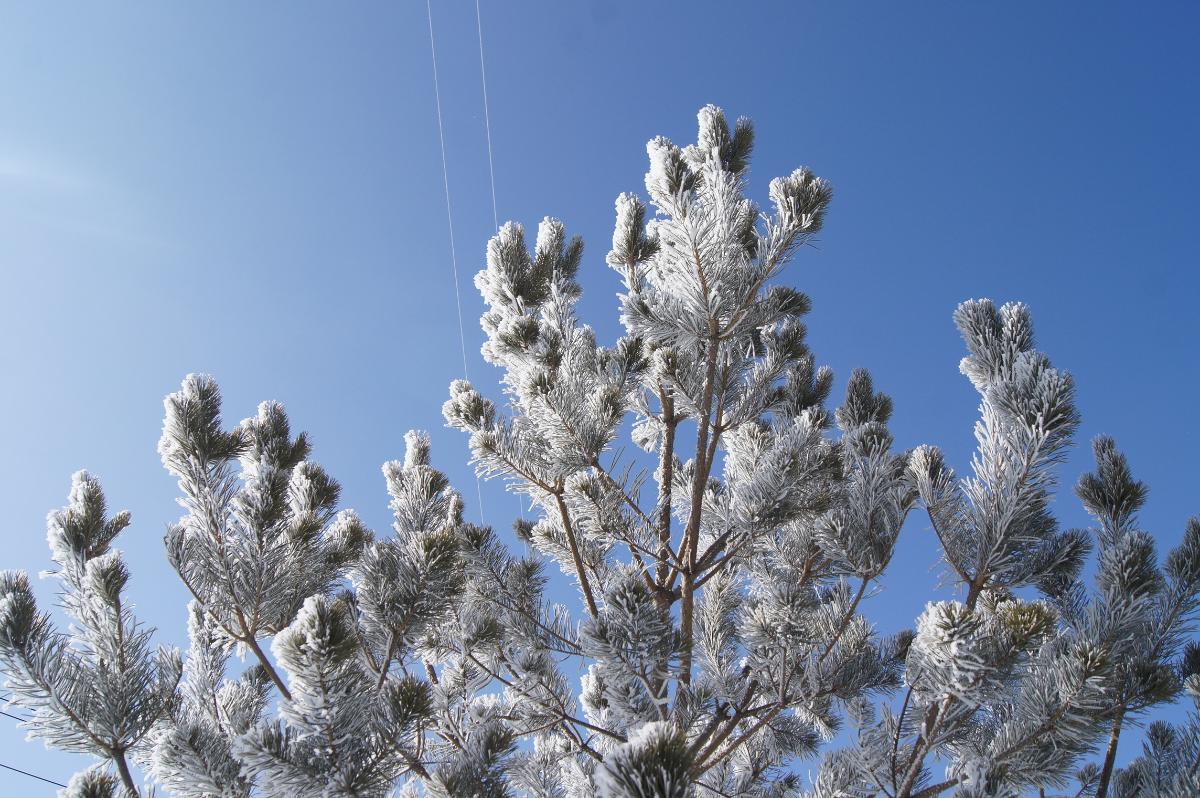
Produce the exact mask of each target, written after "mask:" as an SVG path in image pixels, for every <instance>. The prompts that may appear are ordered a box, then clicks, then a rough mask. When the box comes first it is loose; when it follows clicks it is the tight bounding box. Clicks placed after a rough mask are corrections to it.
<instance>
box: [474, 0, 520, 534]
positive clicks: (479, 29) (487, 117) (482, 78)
mask: <svg viewBox="0 0 1200 798" xmlns="http://www.w3.org/2000/svg"><path fill="white" fill-rule="evenodd" d="M475 33H476V34H477V35H478V36H479V82H480V83H481V84H483V124H484V127H485V129H486V130H487V147H488V179H489V180H490V181H491V186H492V225H493V226H494V227H495V228H496V229H497V230H499V229H500V214H499V212H498V211H497V210H496V207H497V206H496V163H495V160H494V159H493V157H492V115H491V113H490V112H489V110H488V92H487V66H486V59H485V58H484V57H483V15H482V14H481V13H480V12H479V0H475ZM516 497H517V512H518V513H520V514H521V520H522V521H523V520H525V502H523V501H521V494H519V493H517V494H516Z"/></svg>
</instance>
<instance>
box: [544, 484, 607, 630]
mask: <svg viewBox="0 0 1200 798" xmlns="http://www.w3.org/2000/svg"><path fill="white" fill-rule="evenodd" d="M554 501H555V503H556V504H557V505H558V514H559V517H560V518H562V524H563V531H564V532H565V533H566V535H567V545H568V546H569V547H570V549H571V560H572V561H573V562H574V563H575V575H576V576H577V577H578V578H579V587H580V589H581V590H582V591H583V598H584V601H586V602H587V608H588V612H589V613H590V614H591V616H592V617H593V618H596V617H598V616H599V615H600V609H599V608H598V607H597V606H596V599H595V598H594V597H593V596H592V585H591V583H590V582H589V581H588V578H587V570H586V569H585V568H584V564H583V556H582V555H581V554H580V553H579V542H578V541H577V540H576V539H575V530H574V529H573V528H572V527H571V515H570V513H568V512H567V504H566V502H564V501H563V497H562V491H559V492H557V493H555V494H554Z"/></svg>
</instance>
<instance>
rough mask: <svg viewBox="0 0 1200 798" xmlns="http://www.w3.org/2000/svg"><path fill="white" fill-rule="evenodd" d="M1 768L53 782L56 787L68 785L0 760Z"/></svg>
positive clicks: (49, 782)
mask: <svg viewBox="0 0 1200 798" xmlns="http://www.w3.org/2000/svg"><path fill="white" fill-rule="evenodd" d="M0 768H4V769H5V770H11V771H12V772H13V773H20V774H21V775H22V776H28V777H29V778H31V779H37V780H38V781H44V782H46V783H47V784H53V785H54V786H55V787H66V786H67V785H65V784H63V783H62V782H61V781H55V780H54V779H47V778H45V777H43V776H39V775H37V774H36V773H30V772H29V771H28V770H21V769H20V768H15V767H13V766H12V765H6V764H4V763H3V762H0Z"/></svg>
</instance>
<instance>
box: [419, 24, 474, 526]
mask: <svg viewBox="0 0 1200 798" xmlns="http://www.w3.org/2000/svg"><path fill="white" fill-rule="evenodd" d="M425 18H426V19H427V20H428V21H429V55H430V57H431V58H432V60H433V97H434V100H435V101H436V102H437V123H438V144H439V145H440V146H441V150H442V188H443V190H444V191H445V195H446V226H447V227H448V228H449V229H450V266H451V268H452V269H453V272H454V306H455V307H456V308H457V309H458V345H459V350H460V351H461V352H462V364H463V379H465V380H470V379H471V375H470V374H469V373H468V372H467V336H466V334H465V333H464V332H463V312H462V292H461V291H460V290H459V287H458V256H457V255H456V254H455V252H454V214H453V213H452V212H451V211H450V170H449V169H448V168H447V167H446V134H445V129H444V125H443V123H442V92H441V88H440V87H439V84H438V68H437V45H436V44H435V43H434V36H433V5H432V3H431V0H425ZM475 497H476V499H477V500H478V501H479V520H480V521H481V522H482V521H483V488H482V487H481V486H480V484H479V477H478V476H476V477H475Z"/></svg>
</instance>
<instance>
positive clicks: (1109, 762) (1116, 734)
mask: <svg viewBox="0 0 1200 798" xmlns="http://www.w3.org/2000/svg"><path fill="white" fill-rule="evenodd" d="M1124 719H1125V707H1121V708H1119V709H1118V710H1117V714H1116V716H1115V717H1113V723H1112V732H1110V733H1109V735H1108V749H1107V750H1106V751H1105V752H1104V769H1103V770H1101V771H1100V783H1099V784H1098V785H1096V798H1104V796H1105V794H1106V793H1107V792H1108V782H1109V780H1110V779H1111V778H1112V772H1113V763H1114V762H1116V760H1117V741H1118V739H1119V738H1120V737H1121V721H1123V720H1124Z"/></svg>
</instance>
